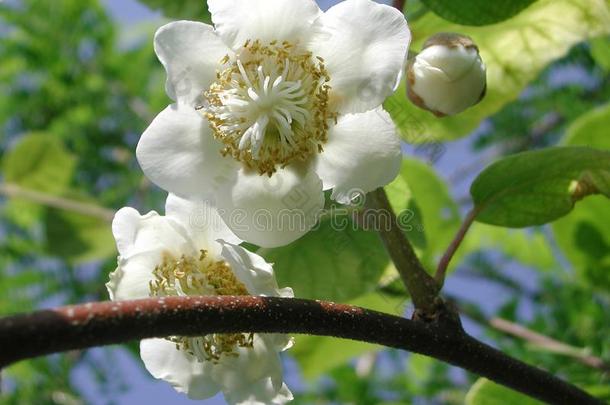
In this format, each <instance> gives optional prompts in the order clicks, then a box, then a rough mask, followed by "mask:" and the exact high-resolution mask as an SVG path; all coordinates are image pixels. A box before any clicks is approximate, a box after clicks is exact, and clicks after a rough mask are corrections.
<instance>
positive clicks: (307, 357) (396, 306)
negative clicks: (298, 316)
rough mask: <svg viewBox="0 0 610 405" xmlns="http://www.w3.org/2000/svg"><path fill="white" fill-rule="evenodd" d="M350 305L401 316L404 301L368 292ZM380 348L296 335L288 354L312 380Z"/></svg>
mask: <svg viewBox="0 0 610 405" xmlns="http://www.w3.org/2000/svg"><path fill="white" fill-rule="evenodd" d="M350 304H352V305H358V306H361V307H364V308H368V309H374V310H377V311H380V312H385V313H390V314H394V315H398V316H400V315H402V313H403V311H404V304H405V302H404V300H403V299H400V298H397V297H390V296H387V295H384V294H381V293H371V294H368V295H365V296H363V297H360V298H358V299H356V300H353V301H351V302H350ZM380 349H381V347H380V346H377V345H373V344H369V343H363V342H356V341H353V340H345V339H336V338H329V337H323V336H297V337H296V344H295V345H294V347H293V348H292V349H290V354H291V355H292V356H294V357H295V358H296V359H297V361H298V362H299V365H300V366H301V371H302V372H303V376H304V377H305V378H307V379H313V378H315V377H318V376H320V375H321V374H322V373H324V372H327V371H329V370H331V369H333V368H335V367H337V366H339V365H341V364H344V363H345V362H347V361H348V360H350V359H352V358H354V357H357V356H360V355H362V354H364V353H368V352H372V351H378V350H380Z"/></svg>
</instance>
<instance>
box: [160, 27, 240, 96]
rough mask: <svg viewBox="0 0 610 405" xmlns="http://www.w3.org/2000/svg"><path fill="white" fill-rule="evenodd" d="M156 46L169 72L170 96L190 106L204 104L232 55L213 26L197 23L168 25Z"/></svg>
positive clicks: (167, 85)
mask: <svg viewBox="0 0 610 405" xmlns="http://www.w3.org/2000/svg"><path fill="white" fill-rule="evenodd" d="M154 43H155V52H156V53H157V56H158V57H159V60H160V61H161V63H162V64H163V66H164V67H165V70H166V72H167V82H166V84H165V89H166V91H167V95H168V96H169V97H170V98H171V99H172V100H174V101H178V102H180V103H186V104H188V105H190V106H195V105H199V104H201V96H202V95H203V91H204V90H207V89H208V88H209V87H210V85H211V84H212V82H213V81H214V80H215V79H216V70H217V69H218V68H219V66H220V60H221V59H222V58H224V57H225V55H227V54H230V52H231V51H230V49H229V48H228V47H227V46H226V45H225V44H224V43H223V42H222V40H221V39H220V38H219V37H218V36H217V35H216V33H215V32H214V29H213V28H212V27H211V26H209V25H207V24H202V23H199V22H194V21H176V22H172V23H169V24H167V25H164V26H163V27H161V28H159V29H158V30H157V32H156V34H155V41H154Z"/></svg>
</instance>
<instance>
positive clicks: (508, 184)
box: [470, 147, 610, 228]
mask: <svg viewBox="0 0 610 405" xmlns="http://www.w3.org/2000/svg"><path fill="white" fill-rule="evenodd" d="M599 193H602V194H605V195H606V196H610V152H609V151H602V150H596V149H591V148H586V147H561V148H559V147H555V148H548V149H544V150H539V151H533V152H524V153H519V154H516V155H513V156H509V157H507V158H504V159H502V160H499V161H497V162H495V163H493V164H492V165H491V166H489V167H488V168H487V169H485V170H484V171H483V172H482V173H481V174H480V175H479V176H478V177H477V179H476V180H475V181H474V183H473V184H472V187H471V189H470V194H471V195H472V198H473V200H474V204H475V208H476V209H477V210H478V215H477V221H480V222H484V223H487V224H491V225H499V226H505V227H513V228H518V227H526V226H532V225H542V224H545V223H548V222H551V221H553V220H555V219H557V218H560V217H562V216H564V215H566V214H567V213H569V212H570V211H571V210H572V208H574V204H575V203H576V202H577V201H579V200H581V199H583V198H585V197H587V196H589V195H591V194H599Z"/></svg>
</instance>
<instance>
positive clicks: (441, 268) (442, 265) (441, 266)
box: [434, 208, 479, 286]
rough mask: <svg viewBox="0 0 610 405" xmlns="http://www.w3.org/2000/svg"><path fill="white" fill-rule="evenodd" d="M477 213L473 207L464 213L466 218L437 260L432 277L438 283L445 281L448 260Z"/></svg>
mask: <svg viewBox="0 0 610 405" xmlns="http://www.w3.org/2000/svg"><path fill="white" fill-rule="evenodd" d="M478 213H479V212H478V210H477V209H476V208H475V209H472V210H471V211H470V212H469V213H468V215H466V218H464V222H463V223H462V226H460V229H459V230H458V232H457V234H456V235H455V238H453V241H451V244H450V245H449V247H448V248H447V251H446V252H445V254H443V257H442V258H441V260H440V261H439V263H438V267H437V268H436V274H435V275H434V279H435V280H436V282H437V283H438V285H440V286H442V285H443V284H444V283H445V276H446V274H447V268H448V267H449V262H451V259H452V258H453V255H454V254H455V252H457V250H458V248H459V247H460V245H461V244H462V241H463V240H464V237H465V236H466V233H467V232H468V229H470V226H471V225H472V223H473V222H474V220H475V218H476V217H477V214H478Z"/></svg>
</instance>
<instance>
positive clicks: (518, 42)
mask: <svg viewBox="0 0 610 405" xmlns="http://www.w3.org/2000/svg"><path fill="white" fill-rule="evenodd" d="M455 3H456V4H458V3H460V2H455ZM488 3H490V4H495V2H488ZM410 28H411V30H412V31H413V37H414V43H413V45H412V48H411V49H412V50H413V51H418V50H419V49H421V45H422V43H423V41H425V40H426V38H428V37H429V36H430V35H432V34H434V33H437V32H441V31H451V32H460V33H463V34H467V35H469V36H471V37H472V38H473V39H474V41H475V42H476V43H477V45H478V46H479V48H480V50H481V56H482V58H483V60H484V62H485V63H486V65H487V80H488V83H487V84H488V87H487V95H486V97H485V99H484V100H483V101H482V102H481V103H480V104H478V105H477V106H475V107H473V108H471V109H470V110H467V111H466V112H464V113H462V114H459V115H457V116H454V117H448V118H444V119H438V118H436V117H434V116H433V115H432V114H430V113H428V112H427V111H423V110H420V109H418V108H417V107H415V106H413V105H412V104H411V103H410V102H409V101H408V99H407V97H406V92H405V88H404V84H403V85H402V86H401V87H400V88H399V89H398V90H397V92H396V93H395V94H394V96H392V97H391V98H390V99H388V100H387V101H386V104H385V106H386V108H387V109H388V111H389V112H390V113H391V115H392V117H393V118H394V121H395V122H396V123H397V125H398V126H399V128H400V130H401V134H402V136H403V138H405V139H406V140H408V141H409V142H414V143H423V142H432V141H435V140H443V141H446V140H452V139H457V138H460V137H463V136H465V135H467V134H469V133H470V132H472V131H473V130H474V129H475V128H477V126H478V125H479V124H480V123H481V122H482V121H483V120H484V119H485V118H487V117H488V116H490V115H492V114H494V113H496V112H497V111H499V110H500V109H501V108H502V107H503V106H504V105H505V104H507V103H508V102H510V101H513V100H515V99H516V98H517V96H518V95H519V94H520V93H521V92H522V91H523V89H524V88H525V87H526V86H527V84H528V83H529V82H530V81H532V80H533V79H534V78H536V76H538V74H539V73H540V72H541V70H542V69H543V68H545V67H546V66H547V65H548V64H549V63H550V62H552V61H554V60H556V59H558V58H560V57H562V56H564V55H565V54H566V53H567V51H568V50H569V49H570V48H571V47H572V46H574V45H575V44H577V43H579V42H582V41H584V40H586V39H588V38H593V37H596V36H599V35H602V34H607V33H608V32H610V11H609V5H608V2H606V1H604V0H538V1H536V2H535V3H534V4H532V5H531V6H530V7H528V8H527V9H526V10H524V11H523V12H522V13H520V14H518V15H517V16H515V17H514V18H511V19H510V20H506V21H503V22H501V23H498V24H495V25H489V26H484V27H465V26H461V25H457V24H452V23H449V22H447V21H446V20H443V19H442V18H440V17H438V16H436V15H434V14H432V13H428V14H427V15H426V16H424V17H422V18H420V19H418V20H417V21H415V22H414V23H412V24H411V25H410Z"/></svg>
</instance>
